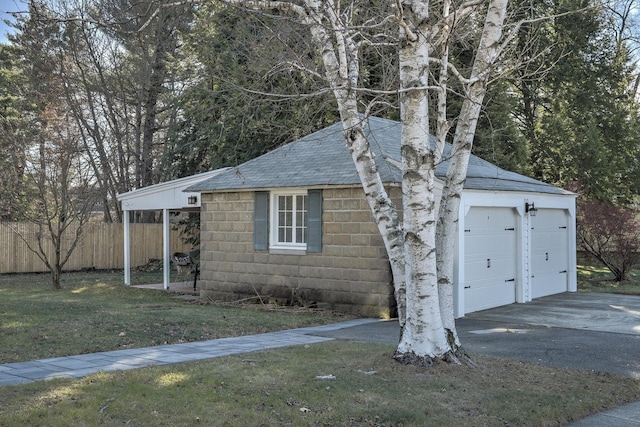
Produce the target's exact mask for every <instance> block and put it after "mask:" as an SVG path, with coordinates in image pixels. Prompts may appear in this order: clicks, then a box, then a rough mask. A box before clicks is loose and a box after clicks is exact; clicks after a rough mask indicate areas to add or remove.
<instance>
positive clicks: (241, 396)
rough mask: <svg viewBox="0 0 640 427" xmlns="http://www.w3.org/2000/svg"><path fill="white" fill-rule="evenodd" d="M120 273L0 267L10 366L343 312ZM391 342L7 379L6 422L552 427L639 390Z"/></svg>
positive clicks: (617, 381) (1, 419)
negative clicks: (52, 280) (22, 271)
mask: <svg viewBox="0 0 640 427" xmlns="http://www.w3.org/2000/svg"><path fill="white" fill-rule="evenodd" d="M121 274H122V273H121V272H117V273H103V272H100V273H74V274H69V275H65V278H64V283H63V286H64V289H63V290H62V291H53V290H51V289H50V285H49V283H48V276H46V275H5V276H0V304H1V305H0V316H1V318H2V324H1V325H0V342H2V351H1V352H0V362H1V363H7V362H10V361H21V360H30V359H37V358H46V357H55V356H61V355H69V354H76V353H85V352H94V351H104V350H114V349H120V348H132V347H140V346H148V345H155V344H162V343H165V342H169V343H176V342H183V341H194V340H203V339H211V338H216V337H223V336H234V335H243V334H251V333H259V332H266V331H272V330H278V329H288V328H295V327H302V326H308V325H316V324H325V323H330V322H336V321H341V320H344V319H345V317H344V316H341V315H338V314H335V313H329V312H308V311H307V312H295V310H287V311H283V310H277V311H273V310H265V309H261V308H260V307H261V306H259V305H256V306H255V307H253V308H252V309H250V308H247V307H245V308H234V307H222V306H215V305H200V304H197V303H193V302H188V301H185V300H182V299H177V298H175V295H174V294H170V293H166V292H163V291H150V290H140V289H135V288H125V287H124V286H123V285H122V284H121V282H122V276H121ZM149 280H151V281H156V280H157V278H156V277H150V278H149ZM394 350H395V348H394V347H393V346H388V345H382V344H359V343H347V342H331V343H324V344H316V345H307V346H297V347H291V348H285V349H278V350H269V351H262V352H255V353H250V354H243V355H238V356H231V357H225V358H217V359H210V360H206V361H199V362H190V363H181V364H173V365H167V366H159V367H149V368H142V369H135V370H130V371H116V372H109V373H97V374H93V375H90V376H87V377H85V378H81V379H54V380H51V381H39V382H35V383H31V384H23V385H15V386H3V387H0V426H5V425H6V426H14V425H15V426H18V425H29V426H65V427H66V426H70V425H83V426H97V425H104V424H110V425H130V426H147V425H171V426H189V425H193V424H200V425H207V426H235V425H255V426H260V425H264V426H266V425H294V426H305V425H308V426H321V425H322V426H400V425H402V426H405V427H407V426H424V425H434V426H435V425H437V426H460V425H474V426H505V425H518V426H526V425H532V426H534V425H535V426H539V425H549V426H551V425H562V424H565V423H566V422H568V421H571V420H575V419H579V418H582V417H584V416H586V415H589V414H591V413H594V412H598V411H602V410H604V409H606V408H610V407H613V406H617V405H620V404H623V403H625V402H629V401H634V400H639V399H640V383H639V382H638V381H634V380H632V379H629V378H623V377H618V376H615V375H611V374H603V373H597V372H589V371H576V370H570V369H558V368H549V367H543V366H540V365H537V364H533V363H526V362H520V361H513V360H503V359H498V358H490V357H485V356H480V355H474V356H473V357H474V359H475V361H476V362H477V367H470V366H458V365H451V364H444V363H439V364H436V365H435V366H433V367H430V368H416V367H413V366H404V365H400V364H399V363H397V362H395V361H394V360H393V359H392V354H393V352H394ZM329 374H331V375H332V376H333V377H335V379H332V380H321V379H317V378H316V377H317V376H325V375H329Z"/></svg>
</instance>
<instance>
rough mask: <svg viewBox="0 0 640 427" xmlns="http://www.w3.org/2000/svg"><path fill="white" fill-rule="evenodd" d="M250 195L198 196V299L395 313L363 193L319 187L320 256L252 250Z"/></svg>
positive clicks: (357, 189)
mask: <svg viewBox="0 0 640 427" xmlns="http://www.w3.org/2000/svg"><path fill="white" fill-rule="evenodd" d="M253 198H254V193H253V192H239V193H211V194H207V196H206V197H203V202H204V204H205V205H206V208H205V210H206V212H207V215H206V216H205V217H203V218H201V221H202V224H201V233H202V234H201V236H202V237H203V238H204V239H206V240H207V242H206V243H205V242H203V244H202V247H203V251H204V253H203V254H202V256H201V259H202V265H201V270H202V272H203V273H202V279H201V283H200V285H201V289H202V291H201V296H202V297H203V298H209V299H218V300H224V301H235V300H247V299H251V298H255V299H256V302H265V301H270V302H274V303H279V304H303V305H304V304H309V305H311V304H316V305H319V306H323V307H329V308H332V309H335V310H339V311H344V312H349V313H352V314H357V315H363V316H374V317H388V316H389V315H390V313H393V311H394V307H395V302H394V298H393V287H392V285H391V272H390V269H389V263H388V261H387V258H386V252H385V249H384V246H383V244H382V238H381V237H380V235H379V234H378V229H377V226H376V225H375V223H374V221H373V218H372V216H371V213H370V211H369V207H368V205H367V203H366V201H365V199H364V193H363V191H362V188H360V187H354V188H338V189H333V188H328V189H324V190H323V216H322V219H323V224H322V243H323V245H322V252H319V253H311V252H309V253H302V254H295V255H283V254H272V253H270V252H269V251H268V250H254V248H253Z"/></svg>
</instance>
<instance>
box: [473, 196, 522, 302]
mask: <svg viewBox="0 0 640 427" xmlns="http://www.w3.org/2000/svg"><path fill="white" fill-rule="evenodd" d="M464 239H465V240H464V245H465V249H464V257H465V261H464V269H465V271H464V276H465V283H464V288H465V289H464V310H465V313H471V312H473V311H478V310H485V309H488V308H492V307H498V306H501V305H507V304H511V303H514V302H516V271H517V253H518V250H517V241H518V239H517V232H516V215H515V212H514V211H513V209H511V208H484V207H473V208H471V209H470V210H469V212H468V213H467V215H466V217H465V227H464Z"/></svg>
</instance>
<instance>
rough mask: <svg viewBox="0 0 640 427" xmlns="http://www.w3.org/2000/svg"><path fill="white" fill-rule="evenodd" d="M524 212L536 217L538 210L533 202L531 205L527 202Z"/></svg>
mask: <svg viewBox="0 0 640 427" xmlns="http://www.w3.org/2000/svg"><path fill="white" fill-rule="evenodd" d="M524 211H525V212H526V213H528V214H529V215H531V216H536V212H538V208H536V205H535V203H533V202H531V203H529V202H525V204H524Z"/></svg>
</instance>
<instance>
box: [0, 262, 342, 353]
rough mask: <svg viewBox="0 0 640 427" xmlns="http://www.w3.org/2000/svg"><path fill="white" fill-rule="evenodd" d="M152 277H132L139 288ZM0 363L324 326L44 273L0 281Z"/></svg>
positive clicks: (113, 277) (320, 318) (322, 320)
mask: <svg viewBox="0 0 640 427" xmlns="http://www.w3.org/2000/svg"><path fill="white" fill-rule="evenodd" d="M156 276H157V275H154V274H151V273H146V274H136V278H137V279H138V281H139V282H142V283H144V282H151V283H154V282H156V283H157V282H158V281H159V280H158V277H156ZM0 301H1V304H0V317H1V318H2V323H1V324H0V342H2V351H0V363H9V362H20V361H26V360H33V359H43V358H49V357H59V356H67V355H73V354H84V353H94V352H99V351H109V350H118V349H127V348H137V347H148V346H154V345H160V344H167V343H168V344H174V343H181V342H191V341H202V340H209V339H215V338H223V337H230V336H239V335H250V334H255V333H263V332H270V331H275V330H283V329H292V328H298V327H305V326H311V325H320V324H327V323H332V322H337V321H341V320H344V319H345V318H346V316H343V315H340V314H336V313H331V312H324V311H317V312H308V311H305V312H303V311H301V310H298V311H296V310H293V309H291V310H284V309H277V310H276V309H275V307H273V306H270V307H269V308H270V310H265V309H263V307H262V306H260V305H257V304H256V305H253V306H244V307H243V308H236V307H225V306H216V305H204V304H199V303H197V302H189V301H185V300H183V299H177V298H176V295H175V294H172V293H168V292H164V291H156V290H147V289H137V288H128V287H125V286H124V285H123V284H122V272H110V273H109V272H93V273H68V274H65V275H64V276H63V289H62V290H59V291H56V290H53V289H52V288H51V285H50V283H49V276H48V275H46V274H25V275H14V274H12V275H1V276H0Z"/></svg>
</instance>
